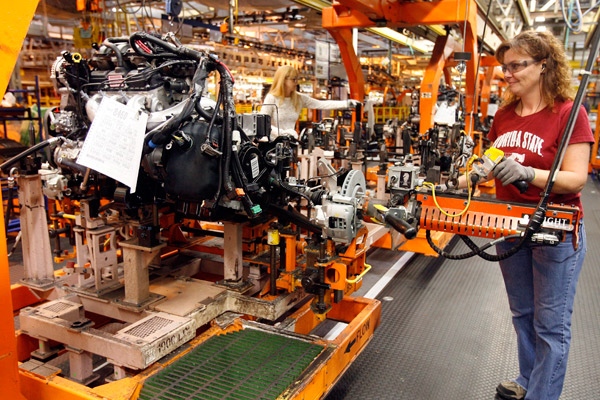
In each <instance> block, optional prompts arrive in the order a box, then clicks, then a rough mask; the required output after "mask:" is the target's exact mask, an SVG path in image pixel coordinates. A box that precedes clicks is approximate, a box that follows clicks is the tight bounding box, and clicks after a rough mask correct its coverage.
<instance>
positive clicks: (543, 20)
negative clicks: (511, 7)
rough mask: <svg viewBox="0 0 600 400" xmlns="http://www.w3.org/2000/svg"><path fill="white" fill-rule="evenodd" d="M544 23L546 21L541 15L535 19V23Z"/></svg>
mask: <svg viewBox="0 0 600 400" xmlns="http://www.w3.org/2000/svg"><path fill="white" fill-rule="evenodd" d="M545 21H546V17H544V16H543V15H540V16H537V17H535V22H545Z"/></svg>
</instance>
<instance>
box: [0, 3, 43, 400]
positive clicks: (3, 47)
mask: <svg viewBox="0 0 600 400" xmlns="http://www.w3.org/2000/svg"><path fill="white" fill-rule="evenodd" d="M37 4H38V1H37V0H21V1H17V2H13V3H11V5H10V7H5V9H4V10H3V11H2V13H0V97H2V96H4V92H5V91H6V88H7V86H8V82H9V81H10V76H11V74H12V72H13V69H14V67H15V63H16V60H17V57H19V53H20V52H21V45H22V44H23V39H24V38H25V35H26V34H27V30H28V29H29V23H30V21H31V19H32V17H33V14H34V12H35V9H36V7H37ZM1 200H2V194H1V193H0V201H1ZM0 226H1V227H4V211H2V212H0ZM0 304H1V305H2V307H1V309H0V335H1V336H2V340H0V388H2V397H3V398H7V399H16V400H19V399H25V397H24V396H23V395H22V393H21V390H20V387H19V368H18V359H17V339H16V336H15V325H14V319H13V318H14V316H13V306H12V296H11V290H10V272H9V265H8V255H7V251H6V232H5V231H4V228H2V229H0Z"/></svg>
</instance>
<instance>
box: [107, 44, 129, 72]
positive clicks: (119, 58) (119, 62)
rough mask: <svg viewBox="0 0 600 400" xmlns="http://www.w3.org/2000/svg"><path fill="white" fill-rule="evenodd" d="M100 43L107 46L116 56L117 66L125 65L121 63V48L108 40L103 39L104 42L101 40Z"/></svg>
mask: <svg viewBox="0 0 600 400" xmlns="http://www.w3.org/2000/svg"><path fill="white" fill-rule="evenodd" d="M102 45H103V46H106V47H108V48H109V49H111V50H112V51H113V52H114V53H115V56H117V66H118V67H124V66H125V65H124V64H123V54H121V50H119V48H118V47H117V46H116V45H115V44H113V43H111V42H110V41H109V40H104V42H102Z"/></svg>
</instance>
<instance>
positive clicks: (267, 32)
mask: <svg viewBox="0 0 600 400" xmlns="http://www.w3.org/2000/svg"><path fill="white" fill-rule="evenodd" d="M380 1H382V0H380ZM403 1H404V0H399V1H398V2H399V3H400V2H403ZM440 1H444V0H440ZM96 2H97V3H98V5H99V6H102V9H101V10H100V11H99V12H98V11H97V12H81V11H78V10H77V0H68V1H66V0H40V3H39V6H38V11H37V17H36V20H35V21H34V24H32V30H35V29H37V31H38V33H39V34H40V36H41V37H44V38H56V37H60V38H66V39H69V32H72V31H73V29H74V28H75V27H76V26H77V25H78V24H79V23H80V21H81V20H82V19H84V18H88V17H97V16H100V19H101V20H102V23H103V24H104V25H105V26H107V27H109V26H112V27H116V26H117V25H118V24H119V23H120V24H121V25H124V22H123V21H125V20H126V21H127V23H126V25H127V29H129V30H131V31H136V30H156V31H160V30H163V31H164V30H165V29H168V30H171V31H174V32H176V33H177V36H178V37H181V40H182V42H183V43H185V44H196V45H204V44H206V43H208V42H214V41H219V39H220V38H222V36H225V37H229V40H230V41H234V40H235V41H236V42H237V43H239V41H240V40H242V43H250V45H252V44H264V45H265V46H269V49H270V50H272V51H284V52H287V54H292V55H295V54H296V55H297V54H299V55H303V54H307V53H310V54H314V53H315V51H316V49H315V47H316V43H317V42H318V41H326V42H333V39H332V37H331V35H330V34H329V33H328V32H327V31H326V30H325V29H323V27H322V9H323V8H327V7H331V6H332V4H333V1H332V0H228V1H223V0H201V1H198V0H194V1H191V0H169V1H162V0H103V1H100V0H96ZM382 2H383V1H382ZM563 2H565V0H476V4H477V8H478V12H477V35H478V38H479V41H480V45H481V46H482V47H481V48H482V50H483V51H482V53H488V54H491V53H493V51H494V49H495V48H496V47H497V46H498V45H499V44H500V43H501V41H502V40H504V39H505V38H509V37H512V36H514V35H516V34H518V33H519V32H520V31H521V30H523V29H528V28H531V27H537V28H538V29H539V28H540V27H542V26H543V27H544V28H545V29H548V30H551V31H552V32H553V34H554V35H556V36H562V37H567V36H568V41H569V42H574V41H576V42H578V43H577V44H575V45H574V47H576V48H577V47H579V48H583V46H584V45H583V42H584V40H585V31H586V30H589V27H590V26H591V23H592V22H593V21H594V17H595V11H594V8H595V7H596V0H579V1H578V2H577V3H572V2H571V3H569V4H570V5H567V6H566V7H567V9H568V10H567V12H566V13H564V14H563V12H562V9H563V5H562V3H563ZM85 3H87V4H90V3H94V0H88V1H86V2H85ZM370 3H373V4H376V3H377V1H371V2H370ZM388 3H389V2H388ZM577 6H578V7H577ZM174 14H175V15H174ZM155 21H161V22H162V23H161V24H160V25H157V24H156V22H155ZM565 21H569V23H568V24H567V23H565ZM571 21H573V22H571ZM232 22H233V23H232ZM35 23H37V25H35ZM225 26H226V27H227V28H226V29H223V28H224V27H225ZM48 27H50V28H48ZM570 28H571V29H570ZM573 28H577V29H579V30H581V31H582V33H581V34H579V33H577V32H576V31H575V30H574V29H573ZM48 29H50V30H51V31H50V32H48ZM456 29H457V26H454V27H452V26H425V25H413V26H406V27H393V28H390V27H386V26H376V27H372V28H366V29H357V30H356V31H355V38H356V39H355V42H354V45H355V48H356V53H357V55H358V56H360V57H364V58H366V59H372V58H373V57H382V58H387V59H388V60H392V55H393V56H395V57H401V58H403V59H407V60H410V61H411V64H408V63H405V64H406V66H407V67H408V68H410V67H414V66H415V65H416V68H422V67H423V66H424V65H426V63H427V60H428V58H429V57H430V55H431V51H432V49H433V43H434V42H435V41H436V38H437V37H438V36H440V35H445V34H446V32H447V31H448V30H449V31H452V30H456ZM115 32H116V33H117V34H120V33H121V32H122V30H121V31H115ZM108 34H112V32H108ZM457 36H460V32H458V35H457ZM244 41H247V42H244ZM565 43H567V39H566V40H565ZM379 66H381V65H379ZM388 72H391V71H389V70H388Z"/></svg>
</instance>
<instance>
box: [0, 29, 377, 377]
mask: <svg viewBox="0 0 600 400" xmlns="http://www.w3.org/2000/svg"><path fill="white" fill-rule="evenodd" d="M51 77H52V80H53V81H54V83H55V85H56V89H57V91H58V93H60V95H61V105H60V107H56V108H54V109H52V110H50V111H49V112H48V113H47V114H46V120H45V130H46V132H47V134H48V138H47V139H46V140H44V141H43V142H41V143H38V144H36V145H34V146H32V147H31V148H30V149H28V150H27V151H26V152H24V153H22V154H20V155H18V156H16V157H13V158H12V159H10V160H8V161H7V162H5V163H4V164H3V165H2V166H1V167H2V170H3V171H5V172H9V173H10V175H11V177H12V178H13V179H15V180H16V182H17V184H18V187H19V193H20V194H19V196H20V197H19V201H20V203H21V205H22V206H23V212H22V213H21V220H22V222H21V224H22V226H24V227H25V228H24V229H23V238H22V242H23V249H24V264H25V268H26V271H25V272H26V273H25V277H24V278H23V279H22V283H23V284H25V285H27V286H28V287H30V288H32V290H35V291H37V292H39V293H44V295H43V296H44V298H51V299H53V300H51V301H49V302H46V303H43V304H42V305H40V306H37V307H30V308H27V309H25V310H23V311H22V312H21V314H20V317H19V318H20V324H21V328H22V330H23V332H24V333H26V334H27V335H28V336H29V337H30V338H35V339H37V340H38V341H39V349H40V350H39V351H37V353H36V357H38V358H42V359H44V358H46V357H50V355H51V354H54V353H55V351H54V349H52V348H51V347H52V346H55V345H56V344H57V343H58V344H63V345H64V346H65V348H67V349H68V350H69V352H70V360H71V378H72V379H75V377H77V378H76V380H77V381H80V382H86V381H88V380H92V379H93V378H94V376H93V375H94V374H93V373H92V371H91V367H90V362H91V361H90V359H91V355H92V354H94V355H99V356H102V357H105V358H106V359H107V360H109V361H110V362H111V363H112V364H113V366H114V375H113V379H120V378H122V377H125V376H127V375H129V374H130V371H131V370H140V369H143V368H146V367H148V366H149V365H151V364H152V363H153V362H155V361H156V360H157V359H159V358H160V357H162V356H164V355H166V354H168V353H169V352H171V351H173V350H175V349H177V348H178V347H179V346H181V345H182V344H184V343H186V342H187V341H189V340H191V339H192V338H193V337H194V333H195V332H196V330H198V329H200V328H201V327H203V326H205V325H206V324H208V323H209V322H210V321H211V320H213V319H214V318H215V317H217V316H219V315H223V314H225V313H227V312H233V313H239V314H242V315H249V316H251V317H252V318H258V319H262V320H265V321H271V323H273V324H274V323H275V322H276V321H279V322H281V319H282V318H284V316H285V315H286V314H288V313H289V312H290V310H292V309H297V308H302V307H303V308H304V309H307V310H310V312H311V313H312V314H316V315H322V316H324V315H325V314H327V313H329V312H333V313H334V314H336V315H337V314H339V311H338V309H339V307H340V304H343V303H344V302H345V301H347V300H345V298H344V297H345V296H346V295H347V294H350V293H352V292H354V291H355V290H356V289H357V288H359V287H360V285H361V277H362V276H363V274H364V273H365V272H366V271H367V270H368V266H367V265H366V263H365V254H366V236H367V234H368V229H367V228H366V227H365V224H364V223H363V215H362V213H363V211H362V210H363V206H364V204H363V203H364V196H365V192H366V187H365V178H364V175H363V173H362V172H360V171H355V170H344V169H340V170H335V169H334V168H333V167H332V166H331V164H330V163H329V162H328V161H326V160H325V159H320V160H319V161H318V176H314V177H310V178H308V179H304V180H302V179H299V178H297V177H296V176H295V174H294V168H295V166H296V159H295V157H296V146H298V143H296V142H293V141H291V139H289V138H286V137H279V138H277V139H276V140H274V141H271V140H269V133H270V132H269V131H268V129H270V126H271V123H270V121H269V120H268V116H265V115H262V114H236V111H235V106H234V103H233V93H232V88H233V85H234V79H233V76H232V75H231V73H230V71H229V70H228V68H227V67H226V66H225V65H224V64H223V63H222V62H221V61H219V60H218V59H217V58H216V57H215V56H213V55H211V54H208V53H205V52H203V51H197V50H194V49H192V48H189V47H185V46H182V45H181V44H180V43H179V42H178V41H177V39H176V38H175V37H174V36H172V35H167V36H166V37H158V36H155V35H152V34H148V33H143V32H142V33H135V34H133V35H132V36H131V37H127V38H124V37H120V38H108V39H106V40H105V41H104V42H103V43H102V44H101V45H99V46H97V48H96V51H95V53H94V54H93V55H92V56H91V57H90V59H84V58H83V57H82V56H81V55H79V54H71V53H68V52H63V53H62V55H61V56H60V57H59V58H58V59H57V60H56V62H55V63H54V65H53V68H52V76H51ZM213 78H215V79H217V80H218V86H219V90H218V96H217V98H216V99H211V98H209V96H208V94H207V90H206V87H207V80H208V79H213ZM107 110H111V111H110V112H108V111H107ZM110 113H112V114H110ZM137 130H141V132H142V134H141V135H140V137H139V139H138V138H137V136H136V134H137V133H136V132H137ZM113 156H114V158H112V157H113ZM86 157H87V159H89V160H92V161H94V162H95V164H94V167H90V166H89V164H86V163H85V162H83V160H84V159H85V158H86ZM103 157H104V158H103ZM107 158H110V160H107ZM115 160H117V161H115ZM132 160H133V161H132ZM119 164H127V165H133V166H134V167H131V168H129V167H127V168H124V167H123V165H119ZM105 171H108V172H105ZM114 171H116V172H114ZM44 197H46V198H47V199H48V204H45V202H44ZM46 209H47V212H46ZM48 218H49V221H50V224H51V228H52V229H51V232H53V237H54V238H55V246H54V249H53V250H51V246H50V244H49V240H50V235H48V225H47V224H45V223H44V224H39V222H40V221H44V222H45V221H47V220H48ZM35 221H37V222H35ZM60 238H62V241H61V240H60ZM65 239H68V242H69V243H70V244H71V245H72V248H73V250H69V249H67V248H63V247H62V246H63V244H62V243H63V242H64V240H65ZM52 251H54V254H53V256H54V260H55V261H58V262H60V263H62V264H63V265H64V266H63V267H62V268H61V269H60V273H59V274H57V273H55V271H54V267H53V262H52V261H53V260H52V255H51V252H52ZM207 277H210V278H207ZM175 288H177V289H175ZM302 312H305V311H302ZM90 313H91V314H92V315H95V316H98V315H100V316H102V318H100V319H102V320H103V321H104V323H106V321H105V319H106V318H108V319H109V320H110V321H111V322H110V323H109V324H108V325H111V328H110V333H108V332H107V329H108V328H105V327H104V325H103V324H100V323H99V321H97V320H96V319H94V318H90V317H89V315H90ZM372 318H375V319H374V320H373V323H372V324H371V328H370V330H372V329H374V327H375V326H376V322H375V321H376V319H377V318H378V312H375V313H373V316H372ZM319 320H322V317H321V318H314V322H312V323H311V324H314V323H318V321H319ZM159 322H160V323H159ZM157 323H159V325H160V326H156V324H157ZM311 326H312V325H311ZM144 329H148V330H151V331H152V332H153V336H152V338H143V339H142V340H140V337H136V332H139V331H140V330H144ZM353 329H354V328H353ZM82 333H85V335H82ZM349 337H350V336H349ZM364 340H365V341H366V340H367V338H366V337H365V339H364ZM51 343H52V344H51ZM75 348H76V349H77V351H73V352H71V351H70V349H75ZM353 352H354V351H353Z"/></svg>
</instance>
